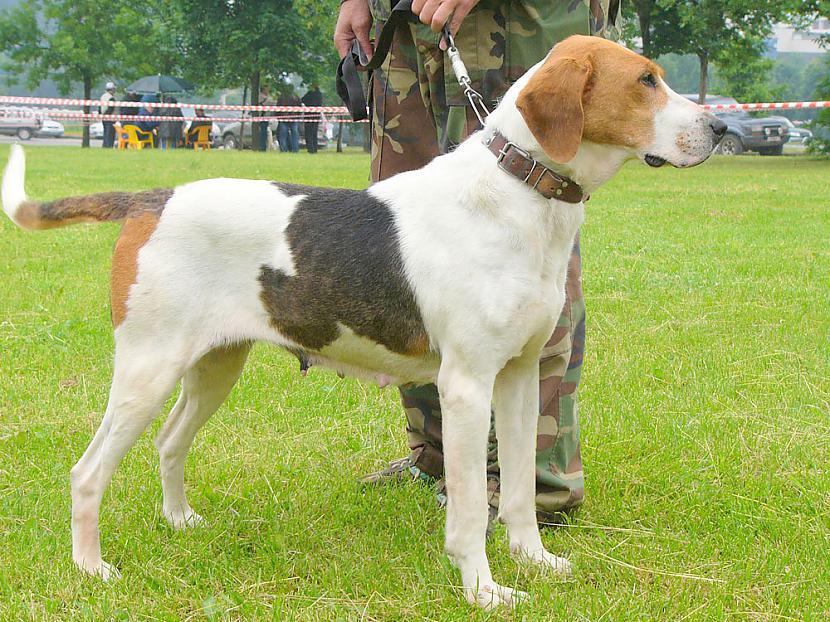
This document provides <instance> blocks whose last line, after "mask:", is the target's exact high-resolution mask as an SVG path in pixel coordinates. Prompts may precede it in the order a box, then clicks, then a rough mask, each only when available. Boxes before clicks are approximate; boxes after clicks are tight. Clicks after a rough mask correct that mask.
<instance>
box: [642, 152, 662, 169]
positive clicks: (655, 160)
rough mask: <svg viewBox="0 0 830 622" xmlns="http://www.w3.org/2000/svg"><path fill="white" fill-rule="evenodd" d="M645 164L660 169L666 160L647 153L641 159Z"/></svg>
mask: <svg viewBox="0 0 830 622" xmlns="http://www.w3.org/2000/svg"><path fill="white" fill-rule="evenodd" d="M643 160H644V161H645V163H646V164H648V165H649V166H651V167H653V168H660V167H661V166H663V165H664V164H666V160H665V159H664V158H661V157H660V156H656V155H653V154H651V153H647V154H646V155H645V157H644V158H643Z"/></svg>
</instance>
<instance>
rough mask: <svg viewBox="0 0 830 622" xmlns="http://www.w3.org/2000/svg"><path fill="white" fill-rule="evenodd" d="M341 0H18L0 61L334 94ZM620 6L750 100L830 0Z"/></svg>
mask: <svg viewBox="0 0 830 622" xmlns="http://www.w3.org/2000/svg"><path fill="white" fill-rule="evenodd" d="M338 7H339V0H143V1H142V2H134V1H128V0H107V1H105V2H101V0H22V2H21V3H20V4H18V5H16V6H14V7H12V8H10V9H6V10H4V11H3V12H2V13H0V52H2V60H0V66H2V68H3V69H5V70H6V71H7V72H8V73H9V75H10V76H11V77H13V78H17V77H19V78H22V79H23V80H25V81H26V83H27V84H28V85H30V86H31V87H34V86H35V85H36V84H37V83H38V82H40V81H41V80H43V79H47V78H51V79H53V80H54V81H55V82H56V83H57V85H58V87H59V89H61V90H62V91H63V92H68V91H69V90H70V88H71V85H73V84H81V85H82V86H83V92H84V98H86V99H90V98H91V95H92V89H93V87H94V86H96V85H99V84H100V83H101V82H102V81H103V80H104V79H106V78H110V77H117V78H119V79H120V80H122V81H129V80H132V79H134V78H136V77H139V76H141V75H146V74H154V73H168V74H174V75H179V76H182V77H184V78H187V79H188V80H190V81H191V82H193V83H194V84H197V85H198V86H199V87H200V89H202V90H204V91H211V90H214V89H221V88H239V87H243V88H244V89H245V90H246V92H248V93H250V103H251V104H254V105H256V104H257V103H258V96H259V92H260V87H261V86H262V85H263V84H271V85H273V84H275V83H279V82H281V81H285V80H287V78H288V76H290V75H297V76H300V77H301V78H302V80H303V81H304V82H305V83H307V84H311V83H313V82H316V83H319V84H320V86H321V89H322V90H323V92H324V93H327V94H329V96H331V94H332V93H333V92H334V88H333V75H334V67H335V65H336V62H337V55H336V53H335V51H334V47H333V45H332V43H331V34H332V32H333V29H334V23H335V20H336V16H337V11H338ZM623 10H624V11H625V13H624V29H623V32H624V36H625V37H626V38H627V39H629V40H633V39H634V38H637V37H639V38H640V39H641V40H642V47H643V52H644V54H645V55H646V56H650V57H652V58H658V57H659V56H661V55H665V54H670V53H673V54H681V55H688V54H691V55H694V56H695V57H696V58H697V59H698V63H699V67H700V80H699V84H698V88H697V91H698V94H699V97H700V98H701V101H702V100H703V98H704V97H705V95H706V93H707V91H708V90H709V84H708V76H709V67H710V65H712V64H714V65H716V66H717V68H718V75H719V76H720V79H722V80H723V81H724V82H725V83H728V84H729V85H730V90H731V93H730V94H731V95H733V96H734V97H736V98H738V99H756V100H757V99H758V98H761V99H768V98H769V95H771V94H770V92H769V90H768V88H769V86H768V85H769V80H768V77H769V74H770V70H771V68H772V63H771V61H770V60H769V59H768V58H766V57H765V56H764V52H765V45H766V42H767V41H768V39H769V37H770V35H771V33H772V28H773V25H774V24H775V23H776V22H779V21H787V22H791V23H798V22H799V20H800V21H803V22H805V23H806V22H807V21H808V20H810V19H813V18H814V17H815V16H817V15H825V16H827V15H830V0H630V1H629V2H624V3H623ZM765 88H766V89H767V91H766V92H765V91H764V89H765ZM764 95H767V97H764ZM88 141H89V138H88V131H87V130H86V128H85V131H84V145H88Z"/></svg>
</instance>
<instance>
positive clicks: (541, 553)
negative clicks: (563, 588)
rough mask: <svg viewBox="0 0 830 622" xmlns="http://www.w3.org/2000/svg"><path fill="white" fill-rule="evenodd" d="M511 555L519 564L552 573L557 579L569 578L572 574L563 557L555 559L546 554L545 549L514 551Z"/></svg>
mask: <svg viewBox="0 0 830 622" xmlns="http://www.w3.org/2000/svg"><path fill="white" fill-rule="evenodd" d="M511 553H513V556H514V557H515V558H516V559H517V560H519V562H521V563H527V564H533V565H534V566H536V567H538V568H540V569H541V570H544V571H546V572H550V573H553V574H554V575H556V576H558V577H563V578H564V577H570V576H571V574H572V572H573V570H572V569H571V562H569V561H568V560H567V559H565V558H564V557H557V556H556V555H554V554H553V553H548V552H547V551H546V550H545V549H538V550H536V551H528V550H527V549H515V550H512V551H511Z"/></svg>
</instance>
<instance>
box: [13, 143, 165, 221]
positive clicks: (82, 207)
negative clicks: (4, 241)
mask: <svg viewBox="0 0 830 622" xmlns="http://www.w3.org/2000/svg"><path fill="white" fill-rule="evenodd" d="M25 178H26V157H25V156H24V155H23V148H22V147H21V146H20V145H12V148H11V155H10V156H9V162H8V164H6V170H5V171H4V172H3V190H2V197H3V211H5V212H6V214H7V215H8V217H9V218H11V219H12V220H13V221H14V222H15V223H16V224H17V225H18V226H20V227H22V228H23V229H29V230H36V229H54V228H56V227H65V226H67V225H72V224H75V223H79V222H105V221H109V220H124V219H125V218H129V217H130V216H133V215H135V214H137V213H139V212H155V213H159V212H161V210H162V209H164V206H165V204H166V203H167V201H168V200H169V199H170V197H171V196H172V195H173V191H172V190H170V189H158V190H147V191H145V192H103V193H100V194H91V195H88V196H83V197H70V198H67V199H58V200H57V201H50V202H46V203H41V202H37V201H31V200H29V199H28V198H27V197H26V190H25V188H24V182H25Z"/></svg>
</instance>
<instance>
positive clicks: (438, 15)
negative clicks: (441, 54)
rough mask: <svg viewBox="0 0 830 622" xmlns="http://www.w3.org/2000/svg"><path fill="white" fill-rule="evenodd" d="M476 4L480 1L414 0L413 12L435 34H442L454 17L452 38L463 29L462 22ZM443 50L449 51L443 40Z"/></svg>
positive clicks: (451, 30) (451, 25)
mask: <svg viewBox="0 0 830 622" xmlns="http://www.w3.org/2000/svg"><path fill="white" fill-rule="evenodd" d="M476 4H478V0H414V1H413V2H412V12H413V13H415V15H417V16H418V19H420V20H421V22H422V23H424V24H426V25H427V26H429V27H430V28H431V29H432V30H433V32H441V29H442V28H443V27H444V24H446V23H447V20H448V19H450V16H452V19H451V21H450V32H451V33H452V36H455V35H456V33H457V32H458V29H459V28H460V27H461V22H463V21H464V18H465V17H467V14H468V13H469V12H470V11H471V10H472V9H473V7H474V6H475V5H476ZM441 49H442V50H446V49H447V42H446V41H444V39H441Z"/></svg>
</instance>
